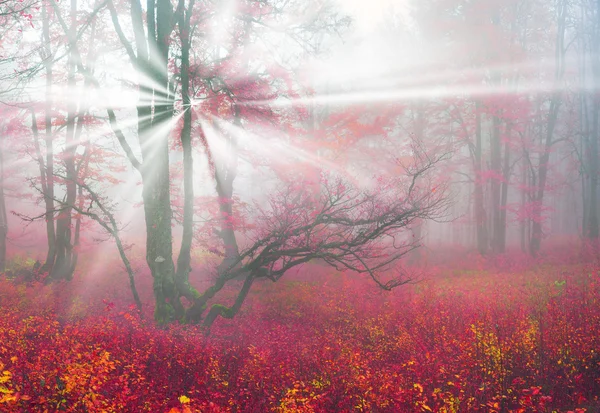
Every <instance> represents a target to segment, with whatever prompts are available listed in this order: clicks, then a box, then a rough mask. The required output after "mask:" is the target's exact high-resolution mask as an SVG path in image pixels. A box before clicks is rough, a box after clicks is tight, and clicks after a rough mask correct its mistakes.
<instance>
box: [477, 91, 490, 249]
mask: <svg viewBox="0 0 600 413" xmlns="http://www.w3.org/2000/svg"><path fill="white" fill-rule="evenodd" d="M481 144H482V142H481V107H480V104H479V103H477V104H476V105H475V219H476V221H477V249H478V250H479V253H480V254H481V255H485V254H486V253H487V248H488V233H487V223H486V213H485V207H484V203H483V202H484V199H483V186H484V182H483V179H482V176H481V175H482V174H481V172H482V170H481Z"/></svg>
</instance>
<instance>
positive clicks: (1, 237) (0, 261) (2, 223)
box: [0, 136, 8, 272]
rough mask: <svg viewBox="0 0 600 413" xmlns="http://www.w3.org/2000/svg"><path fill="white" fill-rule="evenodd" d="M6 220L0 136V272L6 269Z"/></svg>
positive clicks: (2, 142)
mask: <svg viewBox="0 0 600 413" xmlns="http://www.w3.org/2000/svg"><path fill="white" fill-rule="evenodd" d="M7 236H8V219H7V216H6V198H5V193H4V137H3V136H0V271H2V272H3V271H4V269H5V268H6V238H7Z"/></svg>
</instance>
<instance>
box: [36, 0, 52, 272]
mask: <svg viewBox="0 0 600 413" xmlns="http://www.w3.org/2000/svg"><path fill="white" fill-rule="evenodd" d="M50 7H51V6H50V5H48V4H44V5H42V36H43V41H44V66H45V69H46V104H45V115H44V125H45V143H46V160H45V168H44V169H45V171H44V175H45V187H46V188H45V189H44V188H43V187H42V189H43V192H44V203H45V206H46V236H47V241H48V253H47V254H46V261H45V263H44V265H43V267H42V271H48V272H50V271H51V270H52V267H54V259H55V257H56V238H55V232H54V147H53V137H52V81H53V72H52V70H53V60H54V56H53V54H52V48H51V44H50V16H49V15H48V14H49V12H50ZM36 127H37V125H36ZM42 167H43V165H42Z"/></svg>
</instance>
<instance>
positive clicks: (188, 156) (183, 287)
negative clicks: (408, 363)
mask: <svg viewBox="0 0 600 413" xmlns="http://www.w3.org/2000/svg"><path fill="white" fill-rule="evenodd" d="M179 4H180V7H179V9H178V10H177V17H178V25H179V32H180V37H181V70H180V72H181V98H182V103H183V111H184V112H183V128H182V130H181V136H180V139H181V146H182V148H183V191H184V201H183V234H182V237H181V249H180V251H179V256H178V258H177V273H176V281H177V286H178V289H179V290H180V292H181V293H183V294H184V295H185V293H186V292H189V291H190V290H191V286H190V285H189V273H190V271H191V250H192V239H193V236H194V159H193V153H192V107H191V99H190V72H189V71H190V47H191V44H190V29H191V28H190V18H191V14H192V8H193V5H194V1H193V0H192V1H191V2H190V5H189V7H188V12H187V13H186V12H185V8H184V7H183V6H184V5H183V2H180V3H179ZM195 295H197V293H196V294H195Z"/></svg>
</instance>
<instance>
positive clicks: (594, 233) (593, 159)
mask: <svg viewBox="0 0 600 413" xmlns="http://www.w3.org/2000/svg"><path fill="white" fill-rule="evenodd" d="M595 9H596V10H595V13H594V14H595V16H596V19H594V22H593V26H592V27H593V29H594V31H593V36H594V39H593V41H592V42H591V44H592V53H591V59H592V79H593V81H592V90H596V88H597V86H598V78H599V77H600V56H599V55H598V54H599V53H600V44H599V42H600V22H599V21H598V18H599V17H600V0H598V1H597V2H596V7H595ZM599 110H600V102H599V99H598V96H597V94H592V131H591V132H592V133H591V134H590V135H588V143H589V146H588V163H589V168H588V170H589V174H590V179H589V184H590V191H589V198H588V199H589V208H588V227H587V231H586V235H587V238H589V239H591V240H597V239H598V232H599V228H598V139H599V137H598V134H599V133H600V130H599V128H598V126H599V125H598V111H599Z"/></svg>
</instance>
